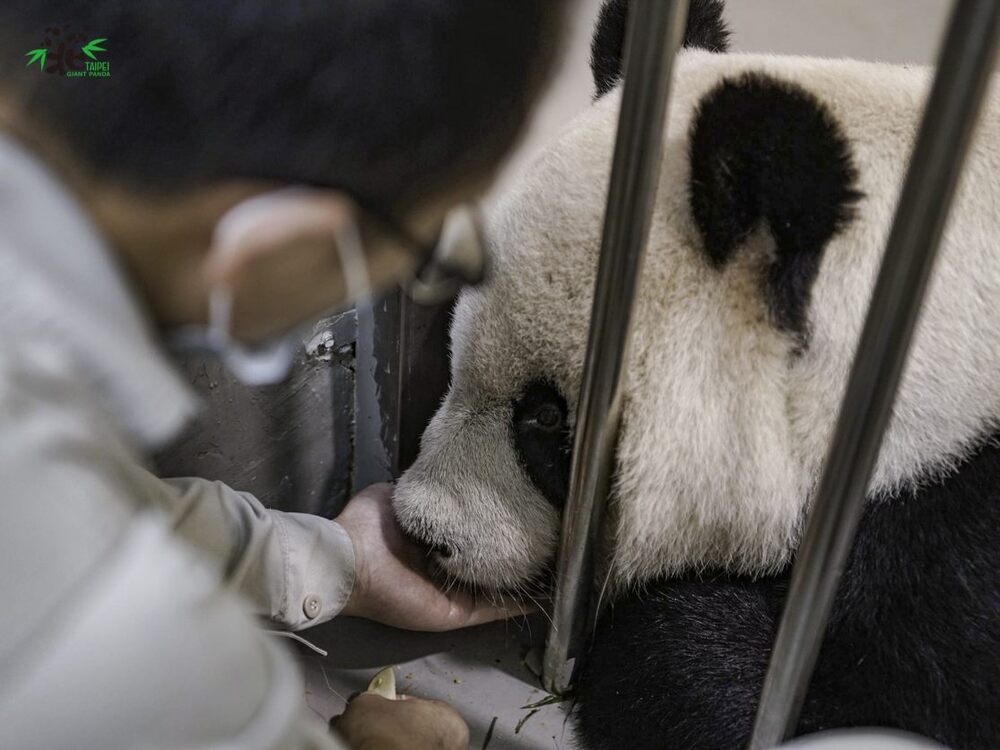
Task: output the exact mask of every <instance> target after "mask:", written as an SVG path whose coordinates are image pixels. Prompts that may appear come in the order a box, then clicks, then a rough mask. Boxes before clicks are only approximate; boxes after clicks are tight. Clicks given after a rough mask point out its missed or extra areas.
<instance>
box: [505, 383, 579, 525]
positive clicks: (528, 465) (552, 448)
mask: <svg viewBox="0 0 1000 750" xmlns="http://www.w3.org/2000/svg"><path fill="white" fill-rule="evenodd" d="M568 414H569V409H568V407H567V405H566V399H565V398H563V395H562V394H561V393H560V392H559V389H558V388H556V387H555V386H554V385H552V384H551V383H550V382H548V381H545V380H535V381H532V382H531V383H529V384H528V385H527V386H526V387H525V388H524V391H523V392H522V393H521V395H520V396H519V397H518V398H517V399H516V400H515V401H514V403H513V410H512V419H511V422H512V424H511V427H512V428H513V429H512V432H513V437H514V443H515V449H516V451H517V455H518V459H519V460H520V463H521V466H522V468H523V469H524V471H525V473H526V474H527V475H528V478H529V479H530V480H531V482H532V484H534V485H535V487H536V488H538V490H539V491H540V492H541V493H542V495H544V496H545V499H546V500H548V501H549V503H550V504H551V505H552V506H553V507H555V508H557V509H561V508H562V507H563V505H564V504H565V503H566V494H567V492H568V490H569V472H570V458H571V455H572V450H573V436H572V433H571V432H570V429H569V422H568V418H567V417H568Z"/></svg>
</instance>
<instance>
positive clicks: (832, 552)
mask: <svg viewBox="0 0 1000 750" xmlns="http://www.w3.org/2000/svg"><path fill="white" fill-rule="evenodd" d="M998 29H1000V2H997V0H958V2H957V3H956V5H955V9H954V12H953V14H952V18H951V21H950V24H949V27H948V31H947V34H946V36H945V42H944V46H943V48H942V52H941V55H940V59H939V62H938V68H937V75H936V76H935V79H934V85H933V88H932V90H931V93H930V97H929V98H928V102H927V107H926V110H925V113H924V118H923V122H922V124H921V126H920V132H919V134H918V136H917V141H916V146H915V148H914V150H913V155H912V158H911V161H910V167H909V170H908V173H907V176H906V180H905V183H904V186H903V190H902V193H901V197H900V201H899V205H898V208H897V210H896V217H895V220H894V222H893V226H892V232H891V234H890V236H889V241H888V245H887V246H886V251H885V257H884V259H883V261H882V267H881V270H880V272H879V276H878V280H877V282H876V285H875V289H874V292H873V296H872V301H871V305H870V307H869V310H868V317H867V319H866V321H865V326H864V330H863V331H862V334H861V339H860V342H859V344H858V349H857V353H856V355H855V358H854V364H853V367H852V370H851V376H850V379H849V380H848V383H847V389H846V391H845V395H844V399H843V402H842V404H841V408H840V415H839V417H838V421H837V426H836V430H835V432H834V437H833V441H832V442H831V448H830V452H829V454H828V456H827V460H826V465H825V467H824V471H823V476H822V480H821V482H820V485H819V490H818V493H817V496H816V501H815V505H814V507H813V510H812V511H811V513H810V515H809V521H808V525H807V528H806V531H805V535H804V536H803V539H802V543H801V546H800V549H799V557H798V560H797V562H796V564H795V568H794V571H793V574H792V583H791V587H790V590H789V594H788V600H787V603H786V605H785V610H784V613H783V615H782V618H781V625H780V627H779V630H778V636H777V639H776V641H775V644H774V650H773V652H772V654H771V663H770V667H769V669H768V672H767V677H766V679H765V681H764V689H763V693H762V696H761V702H760V705H759V706H758V709H757V720H756V724H755V726H754V733H753V737H752V739H751V742H750V748H751V750H765V749H766V748H771V747H774V746H776V745H777V744H778V743H779V742H781V741H782V739H784V738H786V737H788V736H789V735H791V734H792V733H793V732H794V731H795V728H796V726H797V725H798V718H799V712H800V710H801V707H802V703H803V701H804V699H805V694H806V690H807V689H808V687H809V680H810V677H811V676H812V671H813V668H814V667H815V665H816V658H817V656H818V654H819V649H820V645H821V644H822V641H823V635H824V633H825V630H826V623H827V619H828V617H829V614H830V609H831V607H832V604H833V599H834V595H835V594H836V591H837V584H838V582H839V580H840V576H841V574H842V572H843V569H844V565H845V563H846V560H847V556H848V553H849V551H850V548H851V544H852V542H853V540H854V535H855V532H856V530H857V526H858V522H859V520H860V518H861V513H862V509H863V506H864V500H865V493H866V491H867V487H868V482H869V480H870V478H871V473H872V470H873V468H874V466H875V462H876V460H877V458H878V453H879V447H880V445H881V442H882V436H883V433H884V431H885V429H886V426H887V424H888V422H889V419H890V417H891V414H892V405H893V401H894V399H895V395H896V390H897V386H898V384H899V379H900V375H901V373H902V370H903V365H904V363H905V361H906V354H907V351H908V350H909V346H910V340H911V338H912V334H913V329H914V325H915V322H916V320H917V315H918V313H919V311H920V307H921V303H922V301H923V297H924V292H925V290H926V286H927V279H928V277H929V275H930V272H931V269H932V267H933V263H934V258H935V256H936V253H937V248H938V244H939V242H940V239H941V235H942V233H943V231H944V227H945V223H946V220H947V217H948V211H949V208H950V207H951V203H952V199H953V198H954V195H955V188H956V184H957V182H958V179H959V176H960V174H961V169H962V164H963V162H964V160H965V155H966V153H967V151H968V147H969V143H970V140H971V138H972V134H973V132H974V129H975V124H976V120H977V117H978V114H979V111H980V108H981V104H982V100H983V96H984V93H985V90H986V87H987V84H988V82H989V78H990V75H991V74H992V68H993V63H994V60H995V54H996V47H997V37H998Z"/></svg>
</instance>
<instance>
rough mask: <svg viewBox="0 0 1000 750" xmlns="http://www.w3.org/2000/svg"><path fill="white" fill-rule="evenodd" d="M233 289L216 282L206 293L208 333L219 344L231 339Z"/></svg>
mask: <svg viewBox="0 0 1000 750" xmlns="http://www.w3.org/2000/svg"><path fill="white" fill-rule="evenodd" d="M232 323H233V290H232V289H231V288H230V287H229V286H228V285H225V284H217V285H216V286H214V287H212V289H211V290H210V291H209V293H208V335H209V337H210V338H211V339H212V340H213V341H216V342H217V343H219V344H225V343H228V342H229V341H231V340H232V331H231V327H232Z"/></svg>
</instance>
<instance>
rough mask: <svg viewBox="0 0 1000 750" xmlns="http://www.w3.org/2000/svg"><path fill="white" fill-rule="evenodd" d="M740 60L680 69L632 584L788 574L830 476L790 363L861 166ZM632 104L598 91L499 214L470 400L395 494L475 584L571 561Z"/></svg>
mask: <svg viewBox="0 0 1000 750" xmlns="http://www.w3.org/2000/svg"><path fill="white" fill-rule="evenodd" d="M612 5H618V4H617V3H612ZM695 5H696V6H697V5H698V4H697V3H696V4H695ZM709 5H712V6H713V7H714V5H715V4H714V3H710V4H709ZM601 33H602V32H601V31H600V30H599V31H598V38H601V37H600V35H601ZM596 49H597V47H596V44H595V60H596V59H597V57H596ZM726 57H728V56H724V55H715V54H710V53H708V52H705V51H698V50H691V51H684V52H682V53H681V55H680V59H679V61H678V66H679V67H678V71H677V74H676V75H677V83H676V85H675V93H674V97H673V103H672V107H671V114H670V117H669V125H668V130H667V133H668V136H667V139H666V142H665V146H664V157H663V158H664V161H663V167H662V170H661V174H660V183H659V189H658V197H657V204H656V209H655V212H654V216H653V221H652V228H651V233H650V241H649V245H648V251H647V256H646V260H645V266H644V269H643V272H642V276H641V281H640V284H639V289H638V292H637V298H636V308H635V313H634V317H633V328H634V335H633V340H632V345H631V347H630V351H629V356H628V360H627V364H626V373H627V374H626V393H625V402H624V407H623V421H622V427H621V431H620V435H619V442H618V448H617V454H616V472H615V476H614V480H613V487H612V495H611V498H610V504H609V514H610V517H609V523H607V524H606V529H605V531H606V533H607V539H606V545H605V552H606V554H605V556H604V559H605V562H606V563H607V570H608V571H609V573H610V574H611V576H612V578H613V580H614V582H615V583H616V584H628V583H630V582H636V581H638V580H640V579H642V578H646V577H649V576H651V575H656V574H661V573H669V572H675V571H677V570H680V569H683V568H689V567H692V566H694V567H703V566H725V567H728V568H736V569H741V570H756V571H759V570H761V569H766V568H769V567H772V566H775V565H778V564H781V563H782V562H784V561H785V559H786V557H787V555H788V554H789V550H790V547H791V545H792V544H793V541H794V537H795V535H796V533H797V529H798V524H799V518H800V510H801V506H802V498H803V496H804V495H805V494H806V492H807V491H808V486H809V483H810V481H811V478H810V473H811V472H810V471H809V467H808V466H807V463H808V462H807V461H805V460H804V458H803V456H802V455H800V451H799V448H800V446H799V445H797V444H796V439H795V437H794V434H793V431H792V430H791V429H790V428H789V419H788V409H789V403H788V370H789V363H790V362H791V361H793V360H794V359H795V358H797V357H802V356H803V353H804V352H807V351H808V350H809V345H810V315H809V312H810V294H811V289H812V286H813V283H814V281H815V279H816V277H817V273H818V270H819V268H820V264H821V261H822V259H823V255H824V250H825V248H826V246H827V245H828V243H829V242H830V241H831V238H833V237H835V236H836V235H838V233H840V232H841V230H842V229H843V228H844V227H845V226H847V225H848V224H849V222H850V220H851V216H852V210H853V208H854V206H855V204H856V202H857V199H858V193H857V191H856V189H855V180H856V175H855V170H854V168H853V166H852V161H851V155H850V152H849V147H848V143H847V142H846V140H845V138H844V136H843V135H842V133H841V131H840V128H839V127H838V124H837V122H836V120H835V119H834V117H833V116H832V115H831V114H830V112H828V111H827V109H826V108H825V107H824V105H823V104H822V103H821V102H820V101H819V100H818V99H817V98H815V97H813V96H812V95H810V94H808V93H806V91H805V90H803V89H801V88H799V87H798V86H796V85H793V84H790V83H787V82H785V81H782V80H780V79H779V78H776V77H772V76H770V75H767V74H761V73H756V72H747V71H746V70H736V69H734V68H733V66H732V65H729V64H726V63H725V62H724V60H725V58H726ZM737 67H738V66H737ZM595 72H597V74H598V83H599V86H600V85H601V81H603V80H605V79H603V78H601V77H600V70H598V68H597V65H596V63H595ZM617 107H618V95H617V93H616V92H611V93H609V94H607V95H605V96H603V97H602V98H601V99H599V100H598V101H597V102H596V103H595V104H594V105H593V107H592V108H591V109H590V110H588V111H587V112H586V113H584V114H583V115H582V116H581V117H580V118H579V119H578V120H576V121H575V123H574V124H573V125H572V126H571V127H570V129H569V130H567V131H566V132H564V133H563V135H562V136H561V137H560V138H559V139H558V140H557V141H556V142H555V143H554V144H552V145H551V146H550V147H549V148H548V150H547V151H546V152H544V153H543V154H542V155H541V156H540V158H539V159H537V161H536V162H535V163H534V165H533V166H532V167H531V168H530V169H529V171H528V172H527V174H526V175H524V177H523V178H522V180H521V181H520V184H519V185H518V186H517V187H516V188H515V189H514V190H513V191H512V192H511V193H510V194H508V195H507V196H506V198H505V199H504V200H503V201H502V203H501V205H500V206H499V207H498V208H497V210H496V211H495V213H494V216H493V217H492V219H491V222H490V236H491V244H492V247H491V251H492V260H493V265H492V272H491V275H490V278H489V279H488V281H487V282H486V283H484V284H483V285H482V286H480V287H478V288H475V289H470V290H467V291H465V292H464V293H463V294H462V296H461V298H460V299H459V301H458V303H457V307H456V309H455V314H454V322H453V327H452V334H451V335H452V352H451V355H452V382H451V387H450V390H449V393H448V394H447V396H446V398H445V400H444V402H443V404H442V406H441V408H440V410H439V411H438V412H437V414H436V415H435V417H434V418H433V420H432V421H431V423H430V425H429V427H428V428H427V430H426V432H425V434H424V436H423V440H422V444H421V452H420V455H419V457H418V459H417V461H416V462H415V464H414V465H413V466H412V468H410V470H409V471H407V472H406V474H405V475H404V476H403V477H402V478H401V480H400V482H399V484H398V486H397V488H396V493H395V499H394V503H395V512H396V515H397V518H398V519H399V521H400V523H401V525H402V526H403V527H404V529H406V530H407V531H408V532H409V533H410V534H412V535H413V536H414V537H416V538H419V539H421V540H423V541H425V542H426V543H427V544H428V545H429V546H430V547H431V548H432V549H433V550H434V551H433V555H434V557H435V562H436V565H437V566H438V567H439V568H440V569H441V571H442V572H443V573H444V574H446V575H447V576H449V577H451V578H453V579H455V580H458V581H461V582H463V583H467V584H469V585H472V586H477V587H482V588H486V589H491V590H517V589H519V588H523V587H525V586H527V585H529V584H531V583H532V582H533V581H537V580H538V579H539V577H540V576H543V574H545V572H546V571H547V570H549V569H550V567H551V564H552V561H553V558H554V554H555V549H556V545H557V540H558V535H559V529H560V518H561V512H562V508H563V504H564V502H565V500H566V494H567V485H568V481H569V467H570V454H571V448H572V441H573V430H574V415H575V412H576V407H577V403H576V399H577V394H578V393H579V390H580V384H581V376H582V369H583V362H584V353H585V348H586V341H587V332H588V326H589V318H590V313H591V302H592V291H593V286H594V278H595V269H596V265H597V257H598V250H599V245H600V239H601V231H602V222H603V214H604V206H605V200H606V187H607V184H608V176H609V170H610V160H611V153H612V149H613V142H614V137H615V129H616V122H617Z"/></svg>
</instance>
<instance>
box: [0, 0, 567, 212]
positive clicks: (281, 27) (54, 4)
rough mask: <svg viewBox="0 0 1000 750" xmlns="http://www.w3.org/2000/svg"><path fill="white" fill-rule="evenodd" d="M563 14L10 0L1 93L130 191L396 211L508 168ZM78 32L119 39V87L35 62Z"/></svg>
mask: <svg viewBox="0 0 1000 750" xmlns="http://www.w3.org/2000/svg"><path fill="white" fill-rule="evenodd" d="M565 5H566V3H565V2H564V0H421V1H420V2H413V1H412V0H127V1H124V2H123V0H87V1H86V2H80V0H48V2H37V0H4V2H3V3H0V29H2V31H0V49H3V50H4V52H3V54H2V55H0V74H2V81H0V87H3V89H4V90H5V92H6V93H7V94H8V95H10V96H12V97H13V104H14V106H15V108H16V109H17V110H19V111H21V112H22V114H23V115H24V116H25V118H24V119H26V120H27V121H28V122H29V123H35V124H37V125H38V126H39V127H40V128H42V129H44V130H45V131H48V132H51V133H52V134H53V135H55V136H56V137H58V138H59V139H60V142H61V143H62V144H65V145H66V146H68V147H69V148H70V149H72V151H73V153H74V156H75V157H76V158H78V159H79V160H80V161H81V163H83V164H84V165H85V166H88V167H90V168H92V169H93V170H95V171H96V172H97V173H98V174H100V175H101V176H102V177H107V178H110V179H114V180H117V181H120V182H122V183H124V184H126V185H128V186H134V187H135V188H138V189H143V190H147V191H154V192H173V191H176V190H183V189H187V188H190V187H194V186H199V185H204V184H208V183H211V182H213V181H218V180H222V179H227V178H234V177H249V178H263V179H272V180H277V181H280V182H283V183H307V184H313V185H330V186H334V187H338V188H342V189H345V190H347V191H350V192H351V193H353V194H355V195H357V196H359V197H361V198H362V199H364V200H366V201H368V202H371V203H373V204H374V205H380V206H384V207H396V206H399V205H402V204H405V203H408V202H411V201H413V200H414V199H417V198H418V197H419V196H421V195H423V194H425V193H426V192H427V191H429V190H433V189H438V188H440V187H443V186H444V184H445V183H446V182H447V180H449V179H454V178H456V177H460V176H461V175H463V174H467V173H474V172H478V171H480V170H482V169H484V168H487V167H489V166H492V164H493V163H495V162H496V161H497V160H498V158H499V157H500V156H501V155H502V154H503V153H504V152H505V151H506V150H507V149H508V148H509V147H510V146H511V145H512V143H513V141H514V139H515V137H516V135H517V134H518V132H519V130H520V128H521V126H522V124H523V122H524V120H525V117H526V114H527V112H528V109H529V107H530V105H531V103H532V100H533V98H534V96H535V94H536V93H537V91H538V89H539V86H540V84H541V82H542V81H543V80H544V77H545V72H546V70H547V68H548V65H549V63H550V62H551V58H552V57H553V51H554V49H555V47H556V46H557V44H558V41H559V36H560V32H561V28H559V27H560V22H561V20H562V15H563V9H564V7H565ZM67 26H68V28H66V27H67ZM55 31H58V32H59V35H58V36H56V35H55V33H54V32H55ZM74 33H76V34H82V35H83V36H85V37H87V39H90V38H98V39H99V38H106V39H107V41H106V42H103V43H101V46H103V47H104V48H106V50H107V51H106V52H102V53H99V55H98V56H99V57H100V58H101V59H104V60H108V61H110V73H111V77H110V78H78V77H64V76H62V75H56V74H45V72H44V71H43V70H40V69H39V65H38V64H35V65H33V66H30V67H29V66H26V65H25V61H26V59H28V58H26V57H25V56H23V53H25V52H28V51H29V50H32V49H36V48H39V47H40V46H42V45H43V43H44V40H45V39H46V38H48V41H49V49H50V54H49V55H48V62H47V64H46V68H49V67H51V66H52V65H57V64H58V60H57V59H56V50H57V48H58V46H59V44H60V40H64V39H65V38H66V36H67V34H74ZM83 36H82V37H78V38H77V41H79V39H82V38H83ZM76 46H77V47H79V45H76ZM85 61H86V58H84V57H83V56H82V55H79V52H77V64H79V63H81V62H85ZM80 67H81V68H82V67H83V66H82V65H80Z"/></svg>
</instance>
